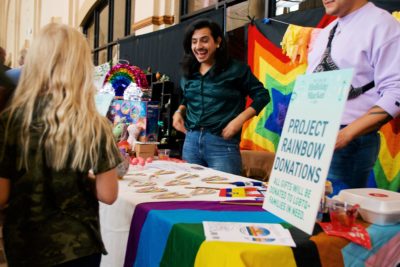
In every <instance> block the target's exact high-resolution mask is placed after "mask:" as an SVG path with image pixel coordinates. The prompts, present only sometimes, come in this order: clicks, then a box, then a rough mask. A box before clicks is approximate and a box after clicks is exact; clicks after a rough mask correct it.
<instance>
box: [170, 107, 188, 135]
mask: <svg viewBox="0 0 400 267" xmlns="http://www.w3.org/2000/svg"><path fill="white" fill-rule="evenodd" d="M172 126H174V128H175V129H176V130H177V131H179V132H182V133H184V134H186V128H185V119H184V118H183V115H182V113H181V112H175V113H174V116H172Z"/></svg>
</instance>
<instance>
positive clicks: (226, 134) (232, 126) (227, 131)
mask: <svg viewBox="0 0 400 267" xmlns="http://www.w3.org/2000/svg"><path fill="white" fill-rule="evenodd" d="M242 125H243V123H242V121H241V120H240V119H238V118H237V117H236V118H235V119H233V120H231V121H230V122H229V123H228V125H226V126H225V128H224V129H223V130H222V137H223V138H224V139H225V140H228V139H231V138H232V137H234V136H235V134H237V133H238V132H239V131H240V129H242Z"/></svg>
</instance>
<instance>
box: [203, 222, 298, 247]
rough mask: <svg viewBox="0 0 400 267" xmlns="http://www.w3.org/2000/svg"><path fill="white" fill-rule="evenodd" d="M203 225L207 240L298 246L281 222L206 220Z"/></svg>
mask: <svg viewBox="0 0 400 267" xmlns="http://www.w3.org/2000/svg"><path fill="white" fill-rule="evenodd" d="M203 227H204V234H205V236H206V240H207V241H223V242H245V243H256V244H266V245H280V246H290V247H296V244H295V243H294V240H293V238H292V235H291V234H290V232H289V230H287V229H285V228H283V227H282V225H280V224H267V223H246V222H207V221H205V222H203Z"/></svg>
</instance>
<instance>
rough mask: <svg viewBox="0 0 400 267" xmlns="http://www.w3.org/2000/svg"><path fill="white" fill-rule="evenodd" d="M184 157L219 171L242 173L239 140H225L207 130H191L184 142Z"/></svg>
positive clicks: (190, 161)
mask: <svg viewBox="0 0 400 267" xmlns="http://www.w3.org/2000/svg"><path fill="white" fill-rule="evenodd" d="M182 154H183V159H184V160H186V161H187V162H189V163H194V164H199V165H202V166H205V167H209V168H212V169H215V170H218V171H223V172H228V173H232V174H236V175H241V173H242V159H241V157H240V150H239V141H238V140H236V139H230V140H225V139H223V138H222V137H221V136H217V135H214V134H211V133H209V132H207V130H189V131H188V132H187V133H186V138H185V143H184V144H183V153H182Z"/></svg>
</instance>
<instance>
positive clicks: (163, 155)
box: [158, 149, 171, 160]
mask: <svg viewBox="0 0 400 267" xmlns="http://www.w3.org/2000/svg"><path fill="white" fill-rule="evenodd" d="M170 152H171V150H170V149H159V150H158V159H160V160H167V159H169V153H170Z"/></svg>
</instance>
